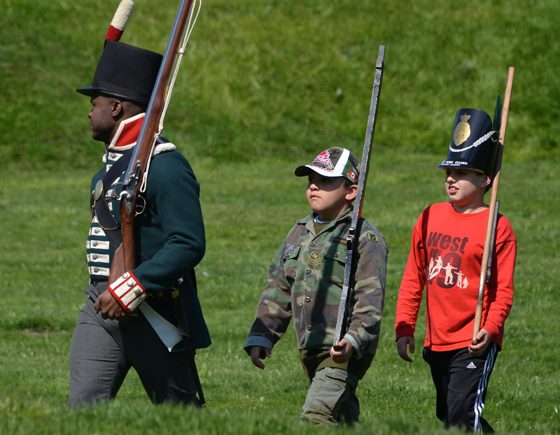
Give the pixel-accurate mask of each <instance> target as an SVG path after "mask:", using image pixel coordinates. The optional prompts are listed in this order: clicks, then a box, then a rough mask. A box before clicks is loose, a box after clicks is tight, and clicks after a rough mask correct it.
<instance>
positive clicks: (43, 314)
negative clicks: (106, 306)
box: [0, 149, 560, 433]
mask: <svg viewBox="0 0 560 435" xmlns="http://www.w3.org/2000/svg"><path fill="white" fill-rule="evenodd" d="M439 159H440V156H438V155H432V154H425V153H418V154H414V155H408V154H407V155H402V154H400V153H396V152H395V151H393V150H387V149H379V150H378V151H377V152H376V154H375V157H374V160H373V164H372V175H371V179H370V186H369V189H368V193H367V204H366V207H365V215H366V216H368V217H370V218H371V219H372V220H373V221H374V222H376V223H377V225H378V226H379V227H380V229H381V230H382V231H383V232H384V233H385V235H386V237H387V239H388V241H389V243H390V247H391V255H390V262H389V276H388V290H387V296H386V305H385V311H384V320H383V327H382V340H381V345H380V349H379V352H378V355H377V357H376V361H375V363H374V365H373V367H372V369H370V371H369V372H368V375H367V376H366V378H365V380H364V381H363V383H362V384H361V385H360V387H359V396H360V398H361V403H362V424H361V426H360V428H357V429H355V430H354V431H351V432H361V433H371V432H373V433H398V432H400V433H417V432H420V433H432V432H433V431H436V430H437V429H438V427H439V424H438V422H437V421H436V419H435V417H434V416H433V400H434V397H433V396H434V394H433V391H432V386H431V381H430V377H429V371H428V368H427V365H426V364H425V363H424V362H423V361H421V358H420V357H419V355H416V356H415V361H414V363H413V364H411V365H407V364H405V363H404V362H402V361H401V360H400V359H399V358H398V357H397V355H396V353H395V350H394V335H393V320H394V308H395V300H396V292H397V289H398V284H399V282H400V276H401V274H402V270H403V267H404V262H405V259H406V255H407V250H408V241H409V233H410V229H411V227H412V224H413V222H414V220H415V218H416V216H417V214H418V213H419V212H420V210H421V209H422V207H423V206H424V205H426V204H427V203H429V202H430V201H437V200H441V199H443V191H442V186H441V184H442V183H441V173H440V172H439V170H437V169H435V168H434V162H438V161H439ZM411 162H412V163H411ZM298 163H299V160H296V159H289V160H284V161H282V160H278V159H264V160H262V161H260V162H257V163H253V164H246V165H243V164H237V163H224V164H222V165H221V166H220V168H219V176H218V175H216V167H215V162H214V161H213V160H208V159H201V160H198V159H194V161H193V165H194V168H195V170H196V171H197V173H198V175H199V178H200V181H201V185H202V204H203V208H204V213H205V218H206V224H207V230H208V234H207V236H208V253H207V255H206V257H205V259H204V260H203V262H202V264H201V265H200V266H199V268H198V275H199V279H200V295H201V299H202V304H203V307H204V309H205V313H206V317H207V321H208V323H209V326H210V329H211V332H212V336H213V340H214V344H213V346H212V347H211V348H209V349H207V350H204V351H202V352H200V355H199V359H198V360H199V366H200V367H199V369H200V372H201V376H202V379H203V382H204V387H205V392H206V395H207V399H208V401H209V407H208V409H206V410H204V411H202V412H196V411H194V410H184V409H180V408H175V407H172V406H163V407H157V408H155V407H152V406H151V405H150V404H149V402H148V400H147V398H146V397H145V396H144V392H143V390H142V388H141V385H140V383H139V381H138V379H137V376H136V375H135V374H130V375H129V377H128V378H127V381H126V382H125V385H124V386H123V389H122V390H121V393H120V395H119V397H118V398H117V400H116V401H114V402H113V403H111V404H107V405H103V406H99V407H97V408H95V409H94V410H90V411H80V412H69V411H68V409H67V408H66V404H65V401H66V395H67V389H68V363H67V359H68V346H69V341H70V336H71V331H72V328H73V324H74V321H75V318H76V316H77V313H78V311H79V309H80V306H81V304H82V303H83V301H84V295H83V293H82V289H83V287H84V285H85V282H86V279H87V277H86V272H85V264H84V253H83V248H84V246H83V245H84V243H83V240H84V236H85V234H86V232H87V227H88V218H87V215H88V212H87V205H86V204H87V196H88V192H87V188H86V186H87V185H88V177H89V174H88V173H87V172H86V171H60V172H59V173H57V174H56V176H52V174H50V173H47V172H36V173H32V174H28V173H24V174H22V173H18V172H8V173H6V172H3V173H2V175H1V176H0V181H1V184H0V186H1V187H0V210H1V212H2V221H1V228H2V231H1V232H0V234H1V236H0V237H1V244H2V251H1V252H0V276H1V277H2V290H1V295H0V297H1V300H2V312H3V314H2V316H1V317H0V331H1V334H2V335H1V336H2V340H1V341H0V367H2V370H1V371H0V430H1V431H2V433H29V432H37V433H43V432H44V433H114V432H116V431H117V429H118V432H124V433H137V432H150V433H152V432H154V433H155V432H158V433H160V432H169V433H179V432H184V431H189V432H193V433H197V432H198V433H241V432H246V433H268V432H272V433H287V432H309V433H315V432H318V430H316V429H314V428H310V427H307V426H301V425H300V423H299V421H298V415H299V408H300V406H301V404H302V402H303V399H304V397H305V390H306V381H305V379H304V376H303V373H302V372H301V369H300V368H299V363H298V361H297V354H296V348H295V340H294V339H293V335H292V334H293V333H292V331H289V334H288V335H287V336H286V338H285V339H284V340H283V341H281V343H280V345H279V346H278V347H277V348H276V349H275V352H274V355H273V358H272V359H270V360H269V361H268V364H267V368H266V369H265V370H264V371H262V372H261V371H258V370H256V369H254V368H253V367H252V365H251V364H250V361H249V359H248V358H247V357H246V355H245V354H244V352H243V350H242V345H243V341H244V339H245V336H246V334H247V331H248V328H249V326H250V323H251V321H252V317H253V315H254V310H255V307H256V303H257V300H258V297H259V295H260V292H261V289H262V286H263V284H264V281H265V273H266V268H267V266H268V264H269V262H270V261H271V259H272V257H273V255H274V253H275V251H276V248H277V245H278V244H279V243H280V241H281V239H282V236H283V234H284V233H285V232H287V230H288V229H289V227H290V226H291V224H292V223H293V222H294V221H295V220H296V219H297V218H298V217H300V216H302V215H304V214H305V213H306V212H307V206H306V203H305V199H304V195H303V184H302V180H300V179H297V178H296V177H293V176H292V170H293V168H294V166H296V165H297V164H298ZM558 163H559V161H558V160H551V161H532V162H523V163H515V162H513V163H509V162H508V164H507V166H506V167H505V168H504V172H503V174H502V182H501V186H502V192H501V198H502V210H503V212H504V213H505V214H506V215H507V216H508V217H509V218H510V220H511V221H512V224H513V225H514V228H516V230H517V236H518V239H519V257H518V266H517V272H516V273H517V274H516V289H517V294H516V300H515V303H514V308H513V311H512V314H511V316H510V319H509V320H508V323H507V330H506V340H505V346H504V350H503V352H502V354H501V355H500V357H499V359H498V363H497V366H496V370H495V372H494V374H493V376H492V381H491V385H490V391H489V395H488V403H487V410H486V416H487V417H488V419H489V420H490V421H491V422H492V423H493V424H494V425H495V427H496V429H498V430H499V431H501V432H512V433H557V432H558V431H559V430H560V423H559V415H558V408H559V407H560V401H559V398H558V391H559V389H560V380H559V378H558V376H557V359H558V351H557V349H556V348H555V346H554V337H555V336H556V334H557V332H558V331H559V330H560V328H559V326H560V321H559V320H558V316H555V315H554V313H556V312H557V310H558V303H557V300H558V298H557V296H556V292H555V290H554V289H555V285H554V283H555V280H556V276H557V271H556V268H555V265H556V260H555V255H556V253H557V252H558V237H559V230H558V226H557V224H556V209H557V208H556V206H555V205H554V204H553V203H552V202H551V201H550V200H549V198H548V195H547V193H546V192H549V191H550V192H554V191H555V190H557V189H558V188H560V182H559V180H558V178H557V177H556V173H557V167H558ZM396 168H398V169H396ZM543 185H544V186H546V189H542V186H543ZM420 324H422V321H420ZM422 331H423V328H422V327H420V328H419V332H418V334H419V335H418V337H420V336H421V335H422ZM418 337H417V338H418ZM417 344H418V345H419V344H420V343H417Z"/></svg>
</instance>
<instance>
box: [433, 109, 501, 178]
mask: <svg viewBox="0 0 560 435" xmlns="http://www.w3.org/2000/svg"><path fill="white" fill-rule="evenodd" d="M497 150H498V133H497V131H495V130H494V129H492V119H491V118H490V115H488V114H487V113H486V112H484V111H482V110H478V109H460V110H459V111H457V114H456V115H455V122H454V124H453V135H452V137H451V142H450V143H449V152H448V154H447V160H444V161H443V162H441V163H440V164H439V165H438V168H442V169H470V170H474V171H479V172H483V173H484V174H486V175H488V176H489V177H493V176H494V165H495V162H496V152H497Z"/></svg>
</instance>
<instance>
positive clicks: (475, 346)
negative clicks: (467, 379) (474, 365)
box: [469, 328, 490, 356]
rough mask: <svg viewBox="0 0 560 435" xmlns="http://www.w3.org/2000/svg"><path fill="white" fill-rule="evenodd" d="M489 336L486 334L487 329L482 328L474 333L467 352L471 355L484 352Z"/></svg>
mask: <svg viewBox="0 0 560 435" xmlns="http://www.w3.org/2000/svg"><path fill="white" fill-rule="evenodd" d="M489 338H490V337H489V336H488V331H487V330H486V329H484V328H482V329H481V330H480V331H478V333H477V334H476V337H475V339H474V340H473V343H472V344H471V345H470V346H469V353H470V354H471V355H472V356H481V355H483V354H484V352H486V349H488V346H489V345H490V339H489Z"/></svg>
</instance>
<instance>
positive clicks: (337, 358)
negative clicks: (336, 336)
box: [331, 338, 354, 363]
mask: <svg viewBox="0 0 560 435" xmlns="http://www.w3.org/2000/svg"><path fill="white" fill-rule="evenodd" d="M353 353H354V348H353V347H352V344H351V343H350V342H349V341H348V340H346V339H345V338H343V339H342V340H340V341H339V342H338V344H337V345H336V346H333V347H331V358H332V359H333V360H334V362H336V363H343V362H346V361H348V360H349V359H350V358H352V354H353Z"/></svg>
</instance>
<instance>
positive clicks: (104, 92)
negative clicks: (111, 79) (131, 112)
mask: <svg viewBox="0 0 560 435" xmlns="http://www.w3.org/2000/svg"><path fill="white" fill-rule="evenodd" d="M76 92H78V93H80V94H83V95H87V96H88V97H91V96H93V94H102V95H106V96H108V97H114V98H117V99H121V100H127V101H132V102H135V103H138V104H141V105H147V104H148V100H146V99H145V98H141V97H135V96H131V95H126V94H125V93H119V92H113V91H110V90H107V89H104V88H97V87H95V86H86V87H83V88H78V89H76Z"/></svg>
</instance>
